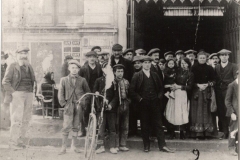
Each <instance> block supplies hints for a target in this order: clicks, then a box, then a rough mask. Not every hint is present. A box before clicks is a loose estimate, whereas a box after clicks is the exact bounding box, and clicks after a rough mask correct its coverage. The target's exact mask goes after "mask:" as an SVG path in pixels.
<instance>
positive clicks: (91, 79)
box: [79, 51, 103, 137]
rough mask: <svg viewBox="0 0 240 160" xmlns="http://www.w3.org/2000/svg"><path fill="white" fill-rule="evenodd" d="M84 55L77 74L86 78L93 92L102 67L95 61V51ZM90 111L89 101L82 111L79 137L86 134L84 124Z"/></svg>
mask: <svg viewBox="0 0 240 160" xmlns="http://www.w3.org/2000/svg"><path fill="white" fill-rule="evenodd" d="M85 56H86V57H87V62H86V63H85V64H84V65H83V66H82V68H81V69H80V72H79V75H80V76H81V77H83V78H85V79H86V81H87V83H88V86H89V88H90V90H91V92H93V87H94V83H95V81H96V79H97V78H99V77H102V75H103V73H102V68H101V65H100V64H99V63H97V53H96V52H94V51H90V52H88V53H86V55H85ZM90 111H91V106H90V103H88V104H87V106H86V110H85V111H84V117H83V118H84V121H82V123H83V122H84V125H82V127H81V128H82V129H81V133H80V135H79V136H80V137H82V136H85V135H86V131H85V128H84V126H85V127H87V125H88V117H89V113H90Z"/></svg>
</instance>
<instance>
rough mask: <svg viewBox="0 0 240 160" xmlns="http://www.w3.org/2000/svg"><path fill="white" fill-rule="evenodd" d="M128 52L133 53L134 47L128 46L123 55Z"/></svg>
mask: <svg viewBox="0 0 240 160" xmlns="http://www.w3.org/2000/svg"><path fill="white" fill-rule="evenodd" d="M128 52H132V53H133V49H132V48H128V49H126V50H125V51H124V52H123V55H125V54H127V53H128Z"/></svg>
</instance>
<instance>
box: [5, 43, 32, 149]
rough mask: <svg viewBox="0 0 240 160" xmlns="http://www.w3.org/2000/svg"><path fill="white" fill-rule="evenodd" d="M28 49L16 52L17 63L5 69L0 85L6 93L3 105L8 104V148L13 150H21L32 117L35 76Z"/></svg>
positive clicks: (23, 146)
mask: <svg viewBox="0 0 240 160" xmlns="http://www.w3.org/2000/svg"><path fill="white" fill-rule="evenodd" d="M28 51H29V48H28V47H22V48H19V49H18V50H17V52H16V59H17V62H15V63H12V64H11V65H10V66H8V67H7V70H6V73H5V76H4V78H3V81H2V85H3V87H4V89H5V91H6V95H5V98H4V104H9V103H10V116H11V129H10V140H9V146H10V148H13V149H14V150H17V149H23V148H25V147H26V145H25V144H24V142H23V139H24V138H26V132H27V129H28V125H29V121H30V119H31V115H32V102H33V90H34V89H35V87H34V86H36V85H35V82H36V81H35V74H34V71H33V68H32V66H31V65H30V64H29V61H28Z"/></svg>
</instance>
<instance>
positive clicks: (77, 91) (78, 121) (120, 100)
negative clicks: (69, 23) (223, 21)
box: [1, 44, 238, 154]
mask: <svg viewBox="0 0 240 160" xmlns="http://www.w3.org/2000/svg"><path fill="white" fill-rule="evenodd" d="M28 51H29V49H28V48H23V49H19V50H18V51H17V54H16V55H17V60H18V62H16V63H13V64H11V65H10V66H9V67H6V65H5V63H4V59H5V58H6V57H5V55H4V53H2V61H1V62H2V67H1V73H2V78H3V77H4V78H3V79H2V84H3V86H2V93H5V94H6V95H5V98H4V104H5V105H7V104H9V103H11V104H12V105H11V107H12V108H11V110H12V113H11V114H12V115H11V121H12V124H11V141H12V142H13V143H12V146H14V147H15V148H19V147H20V148H21V147H22V146H24V145H23V143H22V142H21V143H17V142H18V139H19V137H17V136H16V134H15V135H14V134H13V133H12V132H14V131H15V132H17V133H18V131H19V129H21V128H19V126H17V124H19V123H22V121H21V120H18V119H17V118H16V115H14V114H13V113H16V114H17V113H20V112H21V113H23V114H22V116H25V117H26V121H27V120H28V119H29V113H27V111H28V110H29V108H30V105H31V103H30V102H31V101H32V98H30V97H31V94H29V95H28V94H25V93H32V92H33V89H34V82H35V76H34V71H33V69H32V67H31V65H30V64H29V63H27V58H26V55H27V53H28ZM230 54H231V51H229V50H226V49H222V50H221V51H219V52H217V53H212V54H209V53H207V52H206V51H204V50H200V51H198V52H197V51H194V50H191V49H190V50H187V51H182V50H178V51H176V52H172V51H168V52H166V53H164V54H162V53H161V51H160V49H158V48H154V49H151V50H150V51H149V52H146V51H145V50H144V49H137V50H135V51H134V50H133V49H126V50H125V51H123V47H122V46H121V45H120V44H115V45H113V47H112V53H108V52H102V50H101V47H99V46H96V47H93V48H92V50H91V51H89V52H88V53H86V54H85V56H86V58H87V61H86V62H85V63H84V65H83V66H80V63H79V62H78V61H77V60H74V59H73V58H72V57H71V56H70V55H69V56H66V57H65V62H64V64H63V66H62V71H61V73H62V78H61V80H60V84H59V87H58V93H57V94H58V97H55V98H56V99H55V100H56V104H59V105H60V106H61V107H64V122H63V129H62V135H63V143H62V149H61V152H60V154H64V153H66V143H67V138H68V135H69V132H70V131H73V137H72V147H73V149H74V151H75V152H79V150H78V149H77V148H76V145H75V144H76V139H77V136H85V135H86V127H87V125H88V120H89V113H90V112H91V98H90V97H88V96H87V97H86V98H84V99H83V101H81V104H80V106H81V107H79V104H78V103H77V101H78V100H79V99H80V98H81V96H82V95H84V94H85V93H90V92H91V93H96V94H100V95H103V96H104V97H106V101H103V100H102V99H101V98H100V97H98V98H97V99H96V102H95V112H96V115H97V119H98V118H99V116H100V112H101V107H103V106H105V107H106V110H105V111H104V114H103V123H102V125H101V127H100V128H99V142H98V146H97V151H96V152H97V153H102V152H104V151H105V147H104V142H105V133H106V131H107V132H108V136H109V141H110V144H109V145H110V152H111V153H114V154H116V153H118V151H119V150H120V151H128V150H129V148H127V142H126V140H127V138H128V135H130V136H135V135H137V134H138V126H137V121H138V120H140V121H141V136H142V139H143V146H144V151H145V152H148V151H149V150H150V138H151V137H156V138H157V140H158V146H159V150H160V151H163V152H174V151H173V150H172V149H170V148H168V147H167V146H166V143H165V135H166V137H167V138H168V139H175V138H177V137H178V136H177V135H176V132H175V131H179V132H180V136H179V138H180V139H186V138H194V139H196V140H199V139H201V140H203V139H210V138H215V139H228V138H229V149H230V150H231V151H232V150H233V146H234V141H233V140H232V138H231V137H232V136H230V133H231V132H232V131H233V133H236V132H237V125H238V124H237V117H238V79H237V76H238V66H237V65H236V64H234V63H231V62H229V61H228V59H229V55H230ZM108 66H110V68H111V70H109V67H108ZM6 68H7V69H6ZM5 70H6V73H5V74H4V72H5ZM111 72H112V73H111ZM110 74H113V75H114V77H113V79H112V81H111V84H110V85H109V86H108V84H107V81H108V78H109V77H110V76H109V75H110ZM4 75H5V76H4ZM108 76H109V77H108ZM53 77H54V76H53V72H47V73H45V75H44V78H43V80H42V82H41V83H40V84H42V83H49V84H55V82H54V80H53ZM38 86H40V85H38ZM107 86H108V87H107ZM37 96H38V98H40V99H41V98H43V97H42V95H41V87H38V89H37ZM19 102H22V104H21V103H19ZM20 105H23V106H29V107H23V108H24V110H20V109H19V106H20ZM13 106H16V107H13ZM16 119H17V120H16ZM13 122H14V123H13ZM26 126H27V122H26V123H25V125H23V127H26ZM79 126H80V127H79ZM163 126H165V130H167V132H166V133H164V129H163ZM14 128H15V129H14ZM233 133H232V134H233ZM21 134H23V133H21ZM21 136H22V137H24V134H23V135H21Z"/></svg>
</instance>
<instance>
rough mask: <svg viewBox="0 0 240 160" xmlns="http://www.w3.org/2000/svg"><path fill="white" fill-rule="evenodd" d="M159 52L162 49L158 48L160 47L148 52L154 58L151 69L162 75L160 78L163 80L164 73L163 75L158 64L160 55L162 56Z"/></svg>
mask: <svg viewBox="0 0 240 160" xmlns="http://www.w3.org/2000/svg"><path fill="white" fill-rule="evenodd" d="M159 54H160V49H158V48H154V49H151V50H150V51H149V52H148V56H150V57H151V58H152V64H151V71H152V72H156V73H157V74H158V76H159V78H160V77H161V78H160V80H161V79H163V78H162V76H163V75H162V71H161V69H160V68H159V65H158V63H159V56H160V55H159ZM161 83H163V82H161Z"/></svg>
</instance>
